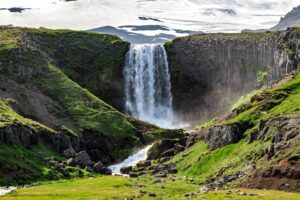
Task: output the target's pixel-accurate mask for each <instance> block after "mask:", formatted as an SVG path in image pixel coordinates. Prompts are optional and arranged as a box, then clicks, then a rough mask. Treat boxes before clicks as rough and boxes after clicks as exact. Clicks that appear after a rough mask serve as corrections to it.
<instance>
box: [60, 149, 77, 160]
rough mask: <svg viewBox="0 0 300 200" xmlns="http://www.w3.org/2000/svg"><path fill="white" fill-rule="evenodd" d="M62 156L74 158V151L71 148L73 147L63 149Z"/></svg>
mask: <svg viewBox="0 0 300 200" xmlns="http://www.w3.org/2000/svg"><path fill="white" fill-rule="evenodd" d="M63 156H64V157H66V158H74V157H75V156H76V152H75V150H74V149H73V147H72V146H70V147H69V148H67V149H65V150H64V151H63Z"/></svg>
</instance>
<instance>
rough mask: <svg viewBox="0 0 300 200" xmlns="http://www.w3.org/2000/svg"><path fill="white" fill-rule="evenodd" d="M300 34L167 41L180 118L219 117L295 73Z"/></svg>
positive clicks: (200, 36) (192, 38)
mask: <svg viewBox="0 0 300 200" xmlns="http://www.w3.org/2000/svg"><path fill="white" fill-rule="evenodd" d="M299 33H300V31H299V30H298V29H297V28H295V29H293V30H290V31H286V32H265V33H241V34H204V35H194V36H189V37H183V38H177V39H175V40H173V41H171V42H168V43H166V44H165V47H166V50H167V52H168V59H169V64H170V71H171V79H172V80H171V81H172V91H173V95H174V108H175V112H176V113H177V114H178V116H179V119H181V120H182V119H183V120H185V121H194V122H195V121H202V122H203V121H205V120H207V119H210V118H213V117H215V116H218V115H222V114H224V113H226V112H228V111H229V110H230V107H231V106H232V103H233V102H235V101H237V100H238V98H240V97H241V96H242V95H244V94H246V93H248V92H250V91H252V90H253V89H255V88H256V87H259V86H261V85H262V84H263V83H264V82H269V83H271V82H275V81H276V80H279V79H281V78H282V77H284V76H285V75H286V74H288V73H290V72H292V71H294V70H296V69H297V68H298V67H299V64H298V59H299V54H298V51H299V50H298V45H299V42H298V40H297V39H295V38H298V37H299ZM296 52H297V55H296Z"/></svg>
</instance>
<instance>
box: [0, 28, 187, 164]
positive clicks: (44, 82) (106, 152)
mask: <svg viewBox="0 0 300 200" xmlns="http://www.w3.org/2000/svg"><path fill="white" fill-rule="evenodd" d="M127 47H128V43H126V42H123V41H121V40H120V39H119V38H117V37H115V36H109V35H104V34H94V33H86V32H76V31H67V30H60V31H55V30H44V29H40V30H37V29H27V28H15V27H0V55H1V56H0V72H1V73H0V97H1V98H3V99H10V102H11V104H10V106H11V108H13V109H14V110H15V111H16V112H17V113H18V114H20V115H22V116H24V117H26V118H30V119H32V120H35V121H37V122H40V123H41V124H43V125H44V127H46V126H47V127H49V128H45V129H47V130H48V129H49V130H52V131H54V132H55V133H59V135H60V136H59V138H60V140H61V141H59V142H58V141H57V142H53V141H55V140H54V139H55V137H49V138H46V139H44V135H43V134H41V135H38V136H37V139H38V140H41V141H43V145H46V146H47V145H48V144H49V146H50V149H53V150H54V151H55V152H57V153H59V154H60V155H62V154H64V152H65V151H67V150H69V149H74V150H75V152H80V151H86V152H87V153H88V155H89V157H90V158H91V160H92V161H94V162H98V161H102V162H103V163H104V164H108V163H112V162H116V161H118V160H120V159H123V158H124V157H126V156H128V155H129V153H131V152H132V150H133V148H135V147H139V146H141V145H142V144H147V143H148V142H150V141H152V140H153V139H155V138H160V137H177V136H178V137H180V136H182V132H181V131H169V130H164V129H160V128H158V127H156V126H153V125H150V124H147V123H144V122H140V121H138V120H136V119H133V118H130V117H128V116H125V115H124V114H122V113H121V112H119V111H117V110H116V109H115V108H113V107H112V106H110V105H108V104H107V103H105V102H104V101H102V100H101V99H99V98H98V97H97V96H101V97H102V96H106V98H108V99H110V98H112V97H111V94H108V93H106V90H109V91H113V90H111V89H110V88H113V87H114V85H118V84H120V83H118V80H121V79H122V60H123V59H124V56H125V54H126V50H127ZM69 77H70V78H69ZM114 80H115V82H114ZM75 81H78V83H77V82H75ZM83 87H86V88H87V89H90V90H91V91H92V92H93V93H94V94H92V93H91V92H90V91H89V90H87V89H84V88H83ZM118 89H119V91H120V92H122V90H121V89H120V88H118ZM112 94H113V95H115V93H112ZM95 95H97V96H95ZM0 111H1V112H0V114H3V115H6V114H7V112H8V110H7V109H3V110H0ZM24 119H25V118H24ZM26 122H27V121H26ZM33 124H34V123H33ZM3 126H4V134H6V135H10V134H15V135H17V137H21V138H22V140H23V139H24V140H29V138H27V135H25V136H24V137H23V136H22V135H20V134H21V133H19V132H18V130H13V133H11V132H9V131H8V129H7V128H6V127H7V126H9V125H5V124H4V125H3ZM24 126H28V125H27V124H25V125H24ZM22 127H23V125H21V128H22ZM43 133H44V132H43ZM2 142H4V144H10V143H9V142H7V141H6V140H4V139H3V141H2ZM52 142H53V143H54V144H55V145H51V144H52ZM20 145H23V146H25V147H27V145H25V144H23V143H21V144H20ZM31 146H32V145H28V147H31ZM3 162H5V159H3Z"/></svg>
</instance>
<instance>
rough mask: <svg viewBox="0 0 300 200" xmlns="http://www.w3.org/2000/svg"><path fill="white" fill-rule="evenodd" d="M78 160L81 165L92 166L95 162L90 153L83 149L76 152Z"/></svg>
mask: <svg viewBox="0 0 300 200" xmlns="http://www.w3.org/2000/svg"><path fill="white" fill-rule="evenodd" d="M76 160H77V162H78V164H79V165H81V166H92V165H94V162H93V161H92V160H91V159H90V157H89V155H88V154H87V153H86V151H81V152H79V153H77V154H76Z"/></svg>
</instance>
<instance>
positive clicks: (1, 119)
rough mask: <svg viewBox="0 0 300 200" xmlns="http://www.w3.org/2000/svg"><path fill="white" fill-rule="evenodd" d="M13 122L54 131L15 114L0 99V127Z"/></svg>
mask: <svg viewBox="0 0 300 200" xmlns="http://www.w3.org/2000/svg"><path fill="white" fill-rule="evenodd" d="M11 101H12V100H11V99H8V102H11ZM13 124H18V125H21V126H27V127H29V128H31V129H33V130H35V131H37V130H40V129H47V130H48V131H50V132H52V133H55V131H53V130H52V129H50V128H48V127H46V126H44V125H42V124H40V123H37V122H35V121H33V120H31V119H28V118H24V117H22V116H21V115H19V114H17V113H16V112H15V111H13V110H12V109H11V108H10V107H9V106H8V103H6V102H5V101H4V100H1V99H0V128H2V127H6V126H9V125H13Z"/></svg>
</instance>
